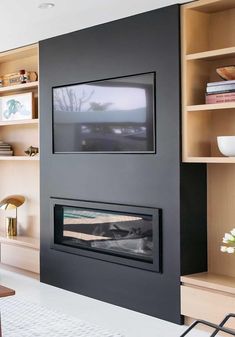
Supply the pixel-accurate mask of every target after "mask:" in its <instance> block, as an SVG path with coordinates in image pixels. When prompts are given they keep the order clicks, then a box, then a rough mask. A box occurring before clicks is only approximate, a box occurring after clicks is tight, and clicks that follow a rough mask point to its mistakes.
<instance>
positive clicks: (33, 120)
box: [0, 118, 39, 126]
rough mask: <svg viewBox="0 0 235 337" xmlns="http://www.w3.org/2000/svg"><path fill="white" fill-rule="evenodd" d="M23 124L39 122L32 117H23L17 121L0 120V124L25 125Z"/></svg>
mask: <svg viewBox="0 0 235 337" xmlns="http://www.w3.org/2000/svg"><path fill="white" fill-rule="evenodd" d="M25 124H39V119H38V118H34V119H25V120H21V121H20V120H19V121H17V120H16V121H9V122H8V121H7V122H5V121H4V122H1V121H0V126H11V125H25Z"/></svg>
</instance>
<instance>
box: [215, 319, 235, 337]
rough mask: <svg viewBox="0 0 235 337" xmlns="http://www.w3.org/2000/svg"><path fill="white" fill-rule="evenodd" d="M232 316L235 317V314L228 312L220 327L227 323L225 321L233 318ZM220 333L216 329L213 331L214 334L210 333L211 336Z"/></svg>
mask: <svg viewBox="0 0 235 337" xmlns="http://www.w3.org/2000/svg"><path fill="white" fill-rule="evenodd" d="M232 317H233V318H234V317H235V314H232V313H230V314H228V315H227V316H225V318H224V319H223V320H222V322H221V323H220V324H219V326H220V327H223V326H224V325H225V323H227V321H228V320H229V319H230V318H232ZM218 333H219V330H218V329H216V330H215V331H214V332H213V333H212V335H210V337H214V336H216V335H217V334H218Z"/></svg>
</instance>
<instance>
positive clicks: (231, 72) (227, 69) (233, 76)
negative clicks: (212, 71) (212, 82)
mask: <svg viewBox="0 0 235 337" xmlns="http://www.w3.org/2000/svg"><path fill="white" fill-rule="evenodd" d="M216 72H217V74H218V75H219V76H220V77H221V78H222V79H223V80H226V81H231V80H235V65H233V66H224V67H219V68H217V69H216Z"/></svg>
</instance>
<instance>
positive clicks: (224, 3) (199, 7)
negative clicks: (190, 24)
mask: <svg viewBox="0 0 235 337" xmlns="http://www.w3.org/2000/svg"><path fill="white" fill-rule="evenodd" d="M185 8H186V9H194V10H196V11H199V12H202V13H216V12H221V11H225V10H230V9H233V8H235V3H234V1H233V0H204V1H196V2H192V3H188V4H186V5H185Z"/></svg>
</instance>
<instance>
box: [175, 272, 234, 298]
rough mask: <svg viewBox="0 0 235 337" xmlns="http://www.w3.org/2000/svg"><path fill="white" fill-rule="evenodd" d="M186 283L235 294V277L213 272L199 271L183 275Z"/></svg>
mask: <svg viewBox="0 0 235 337" xmlns="http://www.w3.org/2000/svg"><path fill="white" fill-rule="evenodd" d="M181 282H182V283H183V284H184V285H191V286H197V287H202V288H207V289H212V290H217V291H223V292H227V293H229V294H233V295H235V277H231V276H226V275H217V274H213V273H199V274H192V275H187V276H182V277H181Z"/></svg>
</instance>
